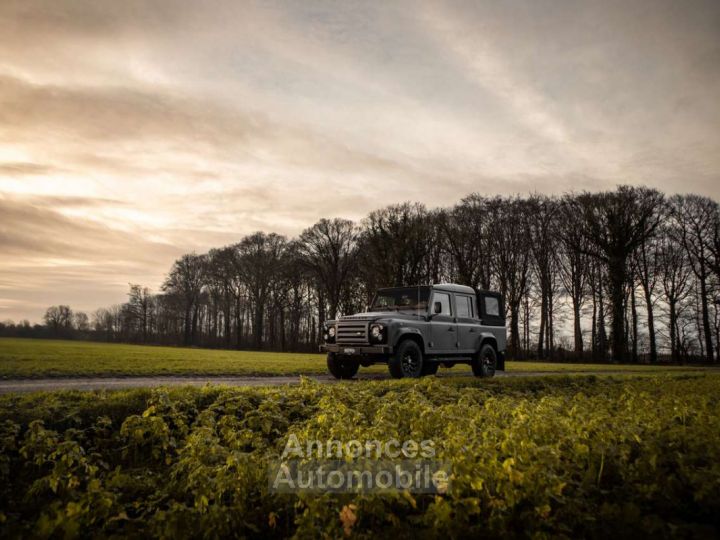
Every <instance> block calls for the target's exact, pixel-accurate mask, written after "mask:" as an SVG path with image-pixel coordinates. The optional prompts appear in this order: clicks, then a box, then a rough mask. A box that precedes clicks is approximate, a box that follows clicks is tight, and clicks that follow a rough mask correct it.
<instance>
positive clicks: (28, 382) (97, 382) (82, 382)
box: [0, 370, 641, 394]
mask: <svg viewBox="0 0 720 540" xmlns="http://www.w3.org/2000/svg"><path fill="white" fill-rule="evenodd" d="M632 373H641V372H634V371H627V370H625V371H562V372H548V371H511V372H498V373H497V374H496V377H545V376H551V375H591V374H595V375H618V374H632ZM470 375H471V373H470V372H458V373H441V374H439V375H438V376H439V377H443V378H444V377H468V376H470ZM307 378H309V379H312V380H315V381H318V382H321V383H335V382H337V381H336V380H335V379H334V378H333V377H331V376H330V375H308V376H307ZM389 378H390V376H389V375H387V374H385V373H368V374H362V373H361V374H359V375H358V376H357V377H356V379H355V380H356V381H368V380H383V379H389ZM299 383H300V377H299V376H297V375H288V376H271V377H258V376H237V377H233V376H213V375H209V376H150V377H53V378H47V379H6V380H0V394H8V393H12V392H38V391H49V390H102V389H105V390H119V389H123V388H141V387H155V386H204V385H206V384H210V385H227V386H278V385H285V384H299Z"/></svg>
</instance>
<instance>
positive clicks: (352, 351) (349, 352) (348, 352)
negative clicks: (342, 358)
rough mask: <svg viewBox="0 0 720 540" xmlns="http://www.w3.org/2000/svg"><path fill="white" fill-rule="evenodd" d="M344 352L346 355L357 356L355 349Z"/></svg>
mask: <svg viewBox="0 0 720 540" xmlns="http://www.w3.org/2000/svg"><path fill="white" fill-rule="evenodd" d="M343 352H344V353H345V354H355V349H345V350H344V351H343Z"/></svg>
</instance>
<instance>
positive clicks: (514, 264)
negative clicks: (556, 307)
mask: <svg viewBox="0 0 720 540" xmlns="http://www.w3.org/2000/svg"><path fill="white" fill-rule="evenodd" d="M526 212H527V208H526V203H525V201H523V200H521V199H519V198H514V199H507V198H502V197H496V198H494V199H491V200H489V201H488V203H487V219H488V220H489V227H490V229H491V230H492V231H493V234H492V235H491V240H490V244H489V245H490V252H491V253H492V257H493V258H492V265H493V273H494V275H495V277H496V280H497V284H498V288H499V290H500V292H501V293H502V294H503V296H504V297H505V304H506V310H507V311H509V314H510V345H509V349H510V351H509V352H510V353H511V354H513V355H515V356H517V355H519V354H520V351H521V348H520V308H521V306H522V302H523V299H524V297H525V295H526V294H527V290H528V274H529V268H530V246H529V234H528V229H527V220H526V219H524V216H525V215H526Z"/></svg>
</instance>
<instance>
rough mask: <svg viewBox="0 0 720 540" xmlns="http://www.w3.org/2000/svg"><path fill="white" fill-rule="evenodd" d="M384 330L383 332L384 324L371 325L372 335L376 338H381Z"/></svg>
mask: <svg viewBox="0 0 720 540" xmlns="http://www.w3.org/2000/svg"><path fill="white" fill-rule="evenodd" d="M382 332H383V326H382V324H373V325H372V326H371V327H370V335H371V336H372V337H373V338H374V339H380V338H381V337H382Z"/></svg>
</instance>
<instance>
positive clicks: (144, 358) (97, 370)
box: [0, 338, 688, 378]
mask: <svg viewBox="0 0 720 540" xmlns="http://www.w3.org/2000/svg"><path fill="white" fill-rule="evenodd" d="M687 369H688V368H684V367H656V366H652V367H651V366H632V365H596V364H552V363H542V362H508V363H507V370H508V371H514V372H519V371H533V372H562V373H567V372H571V371H592V372H603V371H630V372H644V373H650V372H656V371H668V370H672V371H677V370H680V371H686V370H687ZM367 371H372V372H378V373H384V372H385V371H386V368H385V366H373V367H371V368H361V373H362V372H367ZM453 371H454V372H458V373H460V372H469V368H468V367H467V366H457V367H455V368H453ZM325 373H327V368H326V366H325V357H324V355H321V354H310V353H275V352H257V351H223V350H208V349H190V348H181V347H155V346H142V345H123V344H116V343H91V342H83V341H61V340H38V339H15V338H0V377H3V378H27V377H62V376H66V377H67V376H142V375H265V376H269V375H299V374H305V375H318V374H325Z"/></svg>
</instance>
